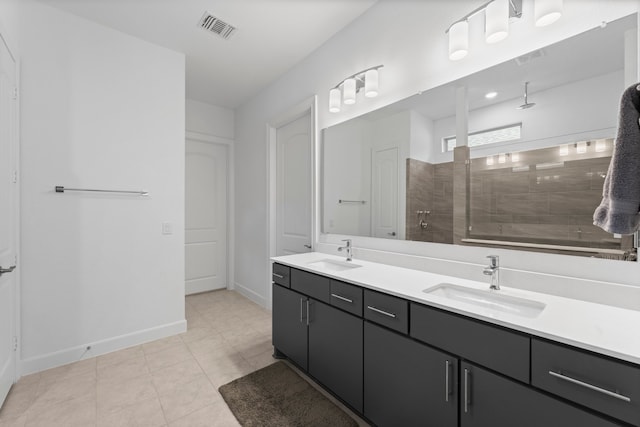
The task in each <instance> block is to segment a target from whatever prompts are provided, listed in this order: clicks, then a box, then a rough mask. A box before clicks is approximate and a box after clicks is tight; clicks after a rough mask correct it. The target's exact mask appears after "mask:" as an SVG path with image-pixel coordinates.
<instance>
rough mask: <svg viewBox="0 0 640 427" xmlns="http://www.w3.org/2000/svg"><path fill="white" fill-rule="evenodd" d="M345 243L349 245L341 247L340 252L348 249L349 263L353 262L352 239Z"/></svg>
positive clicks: (346, 240) (345, 240)
mask: <svg viewBox="0 0 640 427" xmlns="http://www.w3.org/2000/svg"><path fill="white" fill-rule="evenodd" d="M343 242H347V244H346V245H344V246H340V247H339V248H338V252H342V250H343V249H346V250H347V261H351V260H352V259H353V253H352V252H351V239H344V240H343Z"/></svg>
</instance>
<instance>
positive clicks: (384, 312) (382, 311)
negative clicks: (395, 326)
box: [367, 305, 396, 319]
mask: <svg viewBox="0 0 640 427" xmlns="http://www.w3.org/2000/svg"><path fill="white" fill-rule="evenodd" d="M367 308H368V309H369V310H371V311H375V312H376V313H380V314H384V315H385V316H389V317H393V318H394V319H395V318H396V315H395V314H393V313H389V312H388V311H384V310H380V309H379V308H375V307H372V306H370V305H368V306H367Z"/></svg>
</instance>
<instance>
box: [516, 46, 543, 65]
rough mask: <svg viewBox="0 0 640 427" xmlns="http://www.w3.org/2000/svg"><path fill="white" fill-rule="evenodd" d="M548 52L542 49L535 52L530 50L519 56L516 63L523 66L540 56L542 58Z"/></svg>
mask: <svg viewBox="0 0 640 427" xmlns="http://www.w3.org/2000/svg"><path fill="white" fill-rule="evenodd" d="M545 55H546V53H545V51H544V50H542V49H538V50H534V51H533V52H529V53H527V54H525V55H522V56H519V57H517V58H516V59H515V61H516V64H518V65H520V66H522V65H525V64H528V63H529V62H531V61H535V60H536V59H538V58H542V57H543V56H545Z"/></svg>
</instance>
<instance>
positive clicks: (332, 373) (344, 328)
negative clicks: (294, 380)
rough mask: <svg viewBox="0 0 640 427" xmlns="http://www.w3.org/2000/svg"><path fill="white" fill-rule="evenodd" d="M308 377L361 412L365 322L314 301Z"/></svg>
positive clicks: (311, 317)
mask: <svg viewBox="0 0 640 427" xmlns="http://www.w3.org/2000/svg"><path fill="white" fill-rule="evenodd" d="M309 320H310V321H309V374H311V375H312V376H313V377H314V378H316V379H317V380H318V381H320V382H321V383H322V384H324V385H325V386H326V387H327V388H329V389H331V391H333V392H334V393H335V394H336V395H337V396H339V397H340V398H341V399H343V400H344V401H345V402H347V403H348V404H349V405H351V406H352V407H353V408H354V409H356V410H357V411H358V412H362V323H363V321H362V319H361V318H359V317H356V316H353V315H351V314H348V313H345V312H343V311H341V310H338V309H337V308H334V307H331V306H329V305H327V304H323V303H321V302H319V301H315V300H313V299H312V300H311V306H310V318H309Z"/></svg>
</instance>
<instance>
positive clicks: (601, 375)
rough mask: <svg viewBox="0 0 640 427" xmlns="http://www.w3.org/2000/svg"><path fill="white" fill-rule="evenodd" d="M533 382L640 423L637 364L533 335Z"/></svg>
mask: <svg viewBox="0 0 640 427" xmlns="http://www.w3.org/2000/svg"><path fill="white" fill-rule="evenodd" d="M531 383H532V384H533V385H534V386H536V387H539V388H541V389H543V390H546V391H549V392H551V393H553V394H556V395H558V396H562V397H564V398H566V399H569V400H571V401H573V402H576V403H579V404H581V405H584V406H586V407H588V408H591V409H593V410H596V411H600V412H603V413H605V414H607V415H610V416H612V417H615V418H618V419H620V420H623V421H626V422H628V423H631V424H633V425H635V426H640V367H638V366H634V365H630V364H627V363H625V362H622V361H616V360H613V359H609V358H606V357H601V356H598V355H596V354H593V353H587V352H585V351H582V350H579V349H576V348H573V347H566V346H563V345H559V344H553V343H549V342H547V341H542V340H539V339H535V338H534V339H532V342H531Z"/></svg>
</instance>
